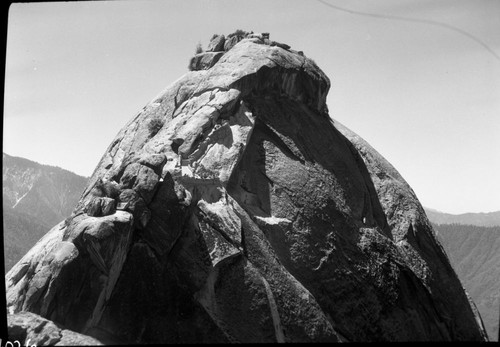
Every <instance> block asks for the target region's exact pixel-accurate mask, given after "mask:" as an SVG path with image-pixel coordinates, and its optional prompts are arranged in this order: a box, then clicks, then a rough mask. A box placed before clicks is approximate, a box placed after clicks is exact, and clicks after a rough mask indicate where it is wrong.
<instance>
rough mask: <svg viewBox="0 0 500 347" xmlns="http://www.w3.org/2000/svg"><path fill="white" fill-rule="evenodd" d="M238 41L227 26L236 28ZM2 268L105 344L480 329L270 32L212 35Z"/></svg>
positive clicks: (370, 163) (308, 64) (440, 256)
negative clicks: (62, 216)
mask: <svg viewBox="0 0 500 347" xmlns="http://www.w3.org/2000/svg"><path fill="white" fill-rule="evenodd" d="M235 37H236V38H235ZM208 47H209V51H208V52H204V53H200V54H198V55H197V56H195V57H194V58H193V59H192V60H191V62H190V67H191V70H192V71H189V72H188V73H187V74H185V75H184V76H182V77H181V78H180V79H178V80H177V81H175V82H174V83H173V84H171V85H170V86H169V87H167V88H166V89H165V90H164V91H163V92H161V93H160V94H159V95H158V96H157V97H155V98H154V99H153V100H152V101H151V102H150V103H148V104H147V105H146V106H145V107H144V108H143V109H142V110H141V111H140V112H139V113H138V114H137V115H136V116H135V117H133V119H131V120H130V121H129V122H128V123H127V124H126V125H125V126H124V127H123V129H122V130H121V131H120V132H119V133H118V135H117V136H116V137H115V139H114V140H113V141H112V143H111V144H110V146H109V147H108V149H107V150H106V151H105V153H104V155H103V157H102V159H101V160H100V162H99V164H98V165H97V167H96V169H95V171H94V173H93V175H92V177H91V178H90V181H89V184H88V186H87V188H86V189H85V191H84V192H83V194H82V197H81V199H80V201H79V203H78V205H77V206H76V207H75V210H74V212H73V214H72V215H71V216H70V217H68V218H67V219H66V220H65V221H62V222H61V223H59V224H58V225H56V226H55V227H54V228H52V229H51V230H50V231H49V232H48V233H47V234H46V235H45V236H44V237H43V238H42V239H41V240H40V241H39V242H38V243H37V245H36V246H35V247H34V248H33V249H32V250H31V251H30V252H28V254H26V256H25V257H24V258H23V259H22V260H21V261H20V262H19V263H18V264H17V265H16V266H14V267H13V269H12V270H11V271H10V272H9V273H8V274H7V275H6V285H7V303H8V308H9V311H10V312H11V313H12V314H14V315H15V313H16V312H20V311H30V312H32V313H35V314H38V315H40V316H42V317H44V318H46V319H49V320H51V321H53V322H54V323H57V324H59V325H61V326H64V327H65V328H66V329H69V330H72V331H75V332H78V333H82V334H86V335H90V336H92V337H94V338H97V339H100V340H101V341H103V342H106V341H108V342H111V343H116V342H129V343H130V342H133V343H165V342H168V343H179V342H204V343H208V342H341V341H416V340H419V341H421V340H432V341H437V340H467V341H484V340H485V335H484V329H483V328H482V324H481V320H480V317H479V315H478V314H477V312H476V310H475V308H474V304H473V303H472V302H471V301H470V300H469V299H468V296H467V294H466V293H465V291H464V289H463V288H462V285H461V283H460V281H459V280H458V278H457V276H456V274H455V272H454V271H453V269H452V267H451V266H450V263H449V261H448V258H447V256H446V254H445V253H444V251H443V249H442V247H441V246H440V244H439V242H438V241H437V240H436V238H435V236H434V232H433V229H432V227H431V225H430V223H429V221H428V219H427V217H426V215H425V212H424V210H423V208H422V206H421V205H420V203H419V201H418V199H417V197H416V196H415V194H414V192H413V191H412V189H411V188H410V187H409V186H408V184H407V183H406V182H405V181H404V179H403V178H402V177H401V176H400V175H399V173H398V172H397V171H396V170H395V169H394V168H393V167H392V166H391V165H390V164H389V163H388V162H387V161H386V160H385V159H384V158H383V157H382V156H381V155H380V154H378V153H377V152H376V151H375V150H374V149H373V148H372V147H370V145H369V144H367V143H366V142H365V141H363V140H362V139H361V138H360V137H359V136H357V135H356V134H354V133H352V132H351V131H350V130H348V129H347V128H346V127H344V126H343V125H341V124H340V123H338V122H336V121H333V120H332V118H330V115H329V114H328V108H327V106H326V96H327V93H328V90H329V88H330V80H329V78H328V77H327V76H326V75H325V74H324V73H323V72H322V71H321V69H320V68H319V67H318V66H317V65H316V64H315V63H314V61H313V60H311V59H309V58H307V57H306V56H305V55H304V54H303V53H302V52H298V51H295V50H293V49H291V47H290V46H288V45H285V44H282V43H279V42H275V41H271V40H270V39H269V34H258V33H247V32H242V31H240V32H239V33H238V34H237V35H236V34H235V35H228V37H227V38H226V37H221V36H218V35H215V36H214V37H213V38H212V42H211V43H210V45H209V46H208Z"/></svg>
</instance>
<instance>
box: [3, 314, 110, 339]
mask: <svg viewBox="0 0 500 347" xmlns="http://www.w3.org/2000/svg"><path fill="white" fill-rule="evenodd" d="M7 325H8V330H9V338H10V341H11V342H12V341H17V342H19V343H20V344H21V346H33V345H34V346H99V345H103V343H102V342H101V341H99V340H97V339H95V338H92V337H90V336H86V335H82V334H79V333H76V332H74V331H71V330H67V329H64V328H61V327H59V326H57V325H56V324H54V323H53V322H51V321H49V320H47V319H45V318H42V317H40V316H39V315H37V314H34V313H31V312H19V313H16V314H12V315H7Z"/></svg>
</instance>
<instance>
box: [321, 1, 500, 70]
mask: <svg viewBox="0 0 500 347" xmlns="http://www.w3.org/2000/svg"><path fill="white" fill-rule="evenodd" d="M317 1H318V2H320V3H322V4H323V5H325V6H328V7H330V8H332V9H334V10H339V11H342V12H347V13H350V14H356V15H360V16H366V17H372V18H379V19H391V20H399V21H405V22H414V23H420V24H429V25H434V26H438V27H442V28H445V29H449V30H452V31H455V32H457V33H459V34H461V35H464V36H466V37H468V38H469V39H471V40H473V41H475V42H476V43H477V44H479V45H481V46H482V47H483V48H484V49H486V50H487V51H488V52H490V53H491V54H492V55H493V56H494V57H495V59H496V60H498V61H499V62H500V56H499V55H498V54H497V53H496V52H495V51H494V50H493V49H491V48H490V47H489V46H488V45H487V44H486V43H484V42H483V41H481V40H480V39H479V38H477V37H475V36H474V35H472V34H470V33H468V32H467V31H465V30H462V29H460V28H457V27H454V26H453V25H449V24H446V23H441V22H436V21H433V20H429V19H419V18H411V17H400V16H392V15H385V14H377V13H368V12H360V11H354V10H350V9H347V8H343V7H339V6H337V5H332V4H331V3H329V2H327V1H324V0H317Z"/></svg>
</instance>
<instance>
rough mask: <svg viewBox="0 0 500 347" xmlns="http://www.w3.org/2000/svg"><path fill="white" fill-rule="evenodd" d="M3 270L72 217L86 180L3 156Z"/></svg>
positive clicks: (66, 172) (65, 172) (21, 159)
mask: <svg viewBox="0 0 500 347" xmlns="http://www.w3.org/2000/svg"><path fill="white" fill-rule="evenodd" d="M2 164H3V165H2V199H3V217H4V225H3V226H4V248H5V249H4V251H5V253H4V254H5V268H6V270H8V269H10V268H11V267H12V265H14V264H15V263H16V262H17V261H18V260H19V259H20V258H21V257H22V256H23V255H24V254H25V253H26V252H27V251H28V250H29V249H30V248H31V247H32V246H33V245H34V244H35V243H36V242H37V241H38V240H39V239H40V237H42V236H43V235H44V234H45V233H46V232H47V231H49V229H50V228H51V227H53V226H54V225H55V224H57V223H59V222H60V221H61V220H62V219H65V218H66V217H68V216H69V215H70V214H71V211H72V208H73V206H74V205H75V204H76V203H77V202H78V199H79V198H80V195H81V193H82V192H83V189H84V188H85V185H86V183H87V181H88V179H87V178H86V177H82V176H79V175H77V174H75V173H72V172H70V171H68V170H65V169H62V168H59V167H55V166H50V165H43V164H39V163H37V162H34V161H31V160H29V159H26V158H21V157H14V156H10V155H8V154H6V153H3V155H2Z"/></svg>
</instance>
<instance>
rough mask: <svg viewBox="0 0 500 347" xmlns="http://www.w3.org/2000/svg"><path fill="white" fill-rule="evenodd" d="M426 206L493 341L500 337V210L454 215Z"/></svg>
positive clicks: (453, 264)
mask: <svg viewBox="0 0 500 347" xmlns="http://www.w3.org/2000/svg"><path fill="white" fill-rule="evenodd" d="M424 209H425V212H426V214H427V217H428V218H429V220H430V221H431V223H432V224H433V227H434V230H435V231H436V236H437V239H438V240H439V242H441V244H442V246H443V248H444V249H445V251H446V254H447V255H448V258H449V259H450V263H451V265H452V267H453V268H454V269H455V271H456V273H457V275H458V277H459V278H460V281H461V282H462V284H463V286H464V287H465V289H466V290H467V292H468V293H469V294H470V296H471V297H472V299H473V300H474V302H475V303H476V306H477V308H478V310H479V313H480V314H481V317H482V319H483V322H484V325H485V327H486V331H487V333H488V336H489V338H490V341H498V329H499V311H500V292H499V291H498V288H500V252H498V249H500V211H498V212H490V213H464V214H459V215H454V214H450V213H443V212H439V211H437V210H434V209H431V208H427V207H425V208H424Z"/></svg>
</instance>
